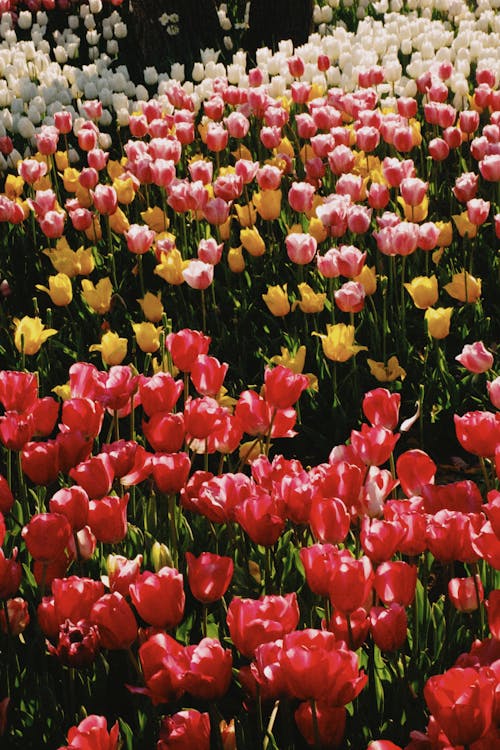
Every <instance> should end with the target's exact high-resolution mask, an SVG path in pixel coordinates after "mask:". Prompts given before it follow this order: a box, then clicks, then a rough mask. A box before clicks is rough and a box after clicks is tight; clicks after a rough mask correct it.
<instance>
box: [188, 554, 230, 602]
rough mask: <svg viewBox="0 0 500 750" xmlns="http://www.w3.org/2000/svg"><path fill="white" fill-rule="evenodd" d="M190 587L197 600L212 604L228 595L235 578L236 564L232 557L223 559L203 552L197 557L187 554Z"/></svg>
mask: <svg viewBox="0 0 500 750" xmlns="http://www.w3.org/2000/svg"><path fill="white" fill-rule="evenodd" d="M186 562H187V564H188V581H189V587H190V589H191V592H192V594H193V596H194V597H195V599H197V600H198V601H199V602H202V603H203V604H211V603H212V602H216V601H217V600H218V599H221V598H222V597H223V596H224V594H225V593H226V591H227V589H228V586H229V584H230V583H231V578H232V576H233V570H234V563H233V560H232V558H231V557H222V556H221V555H214V554H212V553H210V552H202V553H201V555H200V556H199V557H195V556H194V555H193V554H191V552H186Z"/></svg>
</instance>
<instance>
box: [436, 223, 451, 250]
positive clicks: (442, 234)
mask: <svg viewBox="0 0 500 750" xmlns="http://www.w3.org/2000/svg"><path fill="white" fill-rule="evenodd" d="M434 224H435V225H436V226H437V228H438V229H439V237H438V240H437V246H438V247H448V245H451V241H452V239H453V226H452V223H451V221H435V222H434Z"/></svg>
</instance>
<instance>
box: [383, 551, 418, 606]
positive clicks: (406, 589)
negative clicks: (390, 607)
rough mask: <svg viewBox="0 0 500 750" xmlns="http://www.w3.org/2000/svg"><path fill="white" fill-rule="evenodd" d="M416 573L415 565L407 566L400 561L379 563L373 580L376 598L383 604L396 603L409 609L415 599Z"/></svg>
mask: <svg viewBox="0 0 500 750" xmlns="http://www.w3.org/2000/svg"><path fill="white" fill-rule="evenodd" d="M417 572H418V571H417V566H416V565H409V564H408V563H406V562H403V561H402V560H393V561H390V562H383V563H381V564H380V565H379V566H378V567H377V569H376V571H375V578H374V580H373V587H374V589H375V591H376V592H377V596H378V597H379V599H381V600H382V601H383V602H384V604H392V603H393V602H396V603H397V604H401V605H402V606H403V607H409V605H410V604H411V603H412V601H413V599H414V598H415V589H416V585H417Z"/></svg>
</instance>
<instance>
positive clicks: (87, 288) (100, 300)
mask: <svg viewBox="0 0 500 750" xmlns="http://www.w3.org/2000/svg"><path fill="white" fill-rule="evenodd" d="M112 294H113V286H112V284H111V279H110V278H109V277H105V278H104V279H100V280H99V281H98V282H97V284H96V285H94V284H93V283H92V281H90V280H89V279H83V280H82V297H83V299H84V300H85V302H86V303H87V305H88V306H89V307H90V308H91V309H92V310H93V311H94V312H95V313H97V314H98V315H105V314H106V313H107V312H109V310H110V307H111V296H112Z"/></svg>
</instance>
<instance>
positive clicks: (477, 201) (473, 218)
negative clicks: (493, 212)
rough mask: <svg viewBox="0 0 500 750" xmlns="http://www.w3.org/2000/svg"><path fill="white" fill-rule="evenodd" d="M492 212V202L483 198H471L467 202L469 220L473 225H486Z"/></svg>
mask: <svg viewBox="0 0 500 750" xmlns="http://www.w3.org/2000/svg"><path fill="white" fill-rule="evenodd" d="M489 212H490V202H489V201H485V200H483V199H482V198H471V200H469V201H467V218H468V219H469V221H470V222H471V223H472V224H475V225H476V226H480V225H481V224H484V222H485V221H486V219H487V218H488V214H489Z"/></svg>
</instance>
